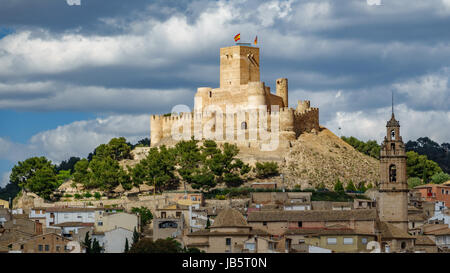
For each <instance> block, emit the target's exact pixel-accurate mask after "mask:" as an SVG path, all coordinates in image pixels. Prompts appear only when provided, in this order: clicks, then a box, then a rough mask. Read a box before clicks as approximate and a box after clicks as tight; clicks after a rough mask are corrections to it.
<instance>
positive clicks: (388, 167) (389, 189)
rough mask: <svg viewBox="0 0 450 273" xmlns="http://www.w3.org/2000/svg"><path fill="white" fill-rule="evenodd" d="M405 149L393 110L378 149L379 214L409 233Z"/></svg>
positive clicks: (384, 219)
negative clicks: (379, 149)
mask: <svg viewBox="0 0 450 273" xmlns="http://www.w3.org/2000/svg"><path fill="white" fill-rule="evenodd" d="M406 158H407V157H406V152H405V145H404V143H403V140H402V137H401V136H400V123H399V122H398V121H397V120H396V119H395V116H394V112H393V111H392V117H391V119H390V120H389V121H388V122H387V125H386V136H385V137H384V141H383V143H382V145H381V152H380V184H379V193H380V194H379V197H378V198H379V200H378V202H377V203H378V204H377V209H378V215H379V218H380V220H381V221H382V222H388V223H391V224H393V225H394V226H396V227H398V228H400V229H402V230H403V231H405V232H408V183H407V175H406Z"/></svg>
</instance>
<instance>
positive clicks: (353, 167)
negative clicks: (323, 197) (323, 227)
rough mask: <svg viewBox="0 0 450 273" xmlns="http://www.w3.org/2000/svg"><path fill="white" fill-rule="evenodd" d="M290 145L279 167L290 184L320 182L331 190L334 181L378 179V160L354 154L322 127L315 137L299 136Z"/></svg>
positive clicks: (306, 184) (355, 151) (313, 185)
mask: <svg viewBox="0 0 450 273" xmlns="http://www.w3.org/2000/svg"><path fill="white" fill-rule="evenodd" d="M292 146H293V147H292V148H291V151H290V152H289V154H288V155H287V157H286V164H285V165H284V166H283V171H284V172H285V173H286V174H287V175H288V176H289V177H291V178H292V179H289V181H291V184H292V182H294V183H297V184H301V185H302V186H303V187H308V186H310V187H315V186H316V185H317V184H318V183H320V182H324V184H325V186H326V187H328V188H332V187H333V184H334V182H335V181H336V179H337V178H339V179H340V180H341V181H342V182H344V184H345V183H347V182H348V181H350V180H352V181H353V182H354V183H355V184H357V183H359V182H361V181H365V182H366V183H369V182H371V183H372V184H375V182H376V181H377V180H378V178H379V161H378V160H376V159H374V158H372V157H369V156H366V155H364V154H362V153H360V152H358V151H357V150H355V149H354V148H353V147H352V146H350V145H348V144H347V143H346V142H344V141H343V140H341V139H340V138H339V137H338V136H336V135H335V134H333V133H332V132H331V131H330V130H328V129H326V128H325V127H321V130H320V132H318V133H317V134H313V133H304V134H302V135H301V136H300V137H299V138H298V139H297V140H296V141H295V142H294V143H293V145H292ZM291 186H292V185H291Z"/></svg>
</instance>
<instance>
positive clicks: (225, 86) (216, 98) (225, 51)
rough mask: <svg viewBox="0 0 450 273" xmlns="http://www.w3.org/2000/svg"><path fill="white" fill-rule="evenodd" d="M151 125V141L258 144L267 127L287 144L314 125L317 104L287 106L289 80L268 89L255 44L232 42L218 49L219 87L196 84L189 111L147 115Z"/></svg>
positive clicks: (264, 139) (317, 126)
mask: <svg viewBox="0 0 450 273" xmlns="http://www.w3.org/2000/svg"><path fill="white" fill-rule="evenodd" d="M225 121H226V122H225ZM252 125H253V126H252ZM275 125H276V126H275ZM150 127H151V146H158V145H161V144H167V145H170V144H173V143H175V142H176V140H180V139H181V137H180V136H183V138H182V139H190V138H191V137H192V136H194V138H195V139H198V140H201V139H210V138H214V139H215V140H216V141H221V140H223V141H226V142H231V143H235V144H237V145H238V146H246V147H255V148H258V147H259V148H261V145H262V144H263V143H264V142H267V141H268V140H267V138H265V136H264V134H263V133H264V132H268V133H271V134H275V133H276V134H277V135H276V137H277V139H278V138H279V140H280V144H281V146H283V147H290V145H291V141H292V140H295V139H296V138H297V137H298V136H299V135H300V134H301V133H303V132H310V131H313V130H316V131H318V130H319V109H318V108H314V107H310V102H309V101H307V100H305V101H298V104H297V107H296V109H293V108H289V103H288V79H286V78H280V79H277V80H276V94H272V93H271V92H270V87H269V86H266V85H265V83H264V82H262V81H261V80H260V55H259V48H258V47H252V46H243V45H236V46H230V47H225V48H221V49H220V87H219V88H214V89H213V88H211V87H199V88H198V89H197V93H196V94H195V98H194V110H193V111H192V112H190V113H172V114H171V115H163V116H161V115H152V116H151V118H150ZM275 127H276V128H275ZM208 130H209V131H211V134H212V135H211V134H210V135H208V134H207V133H206V131H208ZM264 130H265V131H264ZM176 135H178V138H177V137H175V136H176ZM272 137H273V136H272Z"/></svg>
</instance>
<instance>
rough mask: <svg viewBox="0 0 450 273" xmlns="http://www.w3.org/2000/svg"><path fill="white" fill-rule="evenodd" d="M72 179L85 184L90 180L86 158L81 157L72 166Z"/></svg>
mask: <svg viewBox="0 0 450 273" xmlns="http://www.w3.org/2000/svg"><path fill="white" fill-rule="evenodd" d="M73 179H74V181H75V182H77V183H81V184H83V185H86V184H85V183H89V181H90V172H89V161H88V160H87V159H84V158H83V159H81V160H80V161H78V162H77V163H75V166H74V173H73Z"/></svg>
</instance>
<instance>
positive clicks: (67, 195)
mask: <svg viewBox="0 0 450 273" xmlns="http://www.w3.org/2000/svg"><path fill="white" fill-rule="evenodd" d="M64 197H68V198H70V197H73V195H72V194H68V193H66V194H64Z"/></svg>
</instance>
